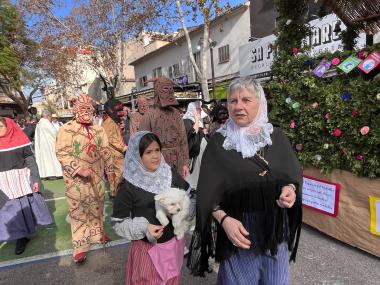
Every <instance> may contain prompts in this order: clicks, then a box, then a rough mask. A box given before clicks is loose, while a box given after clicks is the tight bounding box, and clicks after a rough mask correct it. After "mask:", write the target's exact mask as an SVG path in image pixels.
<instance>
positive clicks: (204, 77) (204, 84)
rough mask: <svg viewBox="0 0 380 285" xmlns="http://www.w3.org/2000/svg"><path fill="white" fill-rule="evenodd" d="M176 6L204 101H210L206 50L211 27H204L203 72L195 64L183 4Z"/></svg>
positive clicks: (178, 3) (177, 2)
mask: <svg viewBox="0 0 380 285" xmlns="http://www.w3.org/2000/svg"><path fill="white" fill-rule="evenodd" d="M176 5H177V10H178V14H179V18H180V21H181V25H182V29H183V32H184V34H185V38H186V42H187V49H188V51H189V57H190V61H191V63H192V65H193V67H194V69H195V73H196V74H197V76H198V78H200V79H201V88H202V95H203V99H204V100H205V101H210V95H209V92H208V84H207V73H206V72H205V70H207V68H206V63H207V62H206V52H205V50H206V49H207V47H208V36H209V27H208V25H206V24H205V26H204V27H205V28H204V30H203V39H204V40H203V43H202V49H201V61H202V64H203V66H202V70H200V68H199V67H198V65H197V63H196V62H195V58H194V55H193V48H192V46H191V39H190V36H189V31H188V30H187V27H186V24H185V19H184V15H183V11H182V6H181V2H180V1H176ZM205 35H207V38H205V37H204V36H205Z"/></svg>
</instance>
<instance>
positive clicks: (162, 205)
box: [154, 188, 190, 240]
mask: <svg viewBox="0 0 380 285" xmlns="http://www.w3.org/2000/svg"><path fill="white" fill-rule="evenodd" d="M154 200H155V206H156V218H157V219H158V221H159V222H160V223H161V225H163V226H167V225H168V224H169V219H168V217H171V220H172V224H173V228H174V234H175V235H176V236H177V239H178V240H180V239H182V238H183V237H184V235H185V233H186V231H187V230H188V229H189V221H187V217H188V215H189V208H190V198H189V196H188V195H187V193H186V191H183V190H179V189H177V188H170V189H169V190H167V191H165V192H162V193H160V194H157V195H156V196H154Z"/></svg>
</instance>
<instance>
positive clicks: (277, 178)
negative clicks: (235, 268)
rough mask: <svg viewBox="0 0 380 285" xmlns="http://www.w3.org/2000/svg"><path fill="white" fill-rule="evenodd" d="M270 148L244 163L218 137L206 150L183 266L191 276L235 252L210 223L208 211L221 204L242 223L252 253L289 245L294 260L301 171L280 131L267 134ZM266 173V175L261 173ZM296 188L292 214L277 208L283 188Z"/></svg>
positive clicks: (214, 225) (216, 227) (225, 238)
mask: <svg viewBox="0 0 380 285" xmlns="http://www.w3.org/2000/svg"><path fill="white" fill-rule="evenodd" d="M271 139H272V142H273V144H272V145H271V146H267V147H265V148H264V149H263V157H264V159H265V160H266V161H267V162H268V165H267V164H266V163H265V162H264V161H263V160H262V159H261V158H260V157H259V156H257V155H256V156H255V157H252V158H246V159H243V158H242V156H241V153H238V152H236V151H235V150H228V151H227V150H225V149H224V148H223V146H222V145H223V141H224V137H223V136H222V135H221V134H220V133H216V134H215V135H214V136H213V137H212V139H211V140H210V142H209V143H208V145H207V148H206V150H205V152H204V155H203V159H202V166H201V170H200V176H199V181H198V186H197V224H196V229H195V232H194V235H193V238H192V241H191V246H190V254H189V258H188V262H187V266H188V267H189V268H190V270H191V272H192V274H193V275H196V276H204V272H205V271H208V270H209V267H208V259H209V257H210V256H212V257H215V259H216V261H218V262H220V261H222V260H224V259H226V258H228V257H229V256H231V254H233V253H234V252H235V251H236V247H235V246H233V245H232V243H231V242H230V241H229V239H228V238H227V235H226V234H225V232H224V230H223V228H222V227H220V226H219V225H216V224H215V222H214V221H213V219H212V214H211V212H212V209H213V208H214V207H215V206H216V205H220V206H221V207H222V209H223V210H224V211H225V212H226V213H227V214H228V215H229V216H231V217H233V218H235V219H238V220H240V221H241V222H242V223H243V225H244V226H245V228H246V229H247V230H248V232H249V233H250V235H249V236H248V238H249V239H250V240H251V243H252V245H251V249H250V250H252V252H253V253H255V254H263V253H265V252H267V251H269V252H270V253H271V254H272V255H275V254H277V247H278V244H279V243H281V242H283V241H287V242H288V247H289V250H290V251H292V253H291V256H290V260H293V261H295V257H296V252H297V247H298V241H299V236H300V231H301V223H302V205H301V197H302V195H301V189H302V171H301V167H300V164H299V162H298V160H297V158H296V155H295V153H294V152H293V150H292V148H291V146H290V143H289V140H288V138H287V137H286V136H285V134H284V133H283V132H282V130H281V129H279V128H274V132H273V134H272V135H271ZM265 170H267V172H266V174H265V175H264V176H261V175H260V173H261V174H262V173H263V171H265ZM290 183H292V184H294V185H295V186H296V188H297V190H296V194H297V199H296V202H295V204H294V206H293V207H292V208H290V209H281V208H280V207H278V206H277V204H276V200H277V199H278V198H279V196H280V193H281V188H282V187H283V186H285V185H287V184H290Z"/></svg>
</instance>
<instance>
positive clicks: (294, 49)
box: [292, 47, 298, 55]
mask: <svg viewBox="0 0 380 285" xmlns="http://www.w3.org/2000/svg"><path fill="white" fill-rule="evenodd" d="M292 51H293V54H294V55H296V54H297V53H298V48H296V47H295V48H293V49H292Z"/></svg>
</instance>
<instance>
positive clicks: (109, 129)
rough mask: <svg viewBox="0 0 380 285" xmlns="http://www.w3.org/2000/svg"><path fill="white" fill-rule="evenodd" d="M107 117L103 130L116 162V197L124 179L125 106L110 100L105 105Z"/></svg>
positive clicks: (114, 187) (111, 189) (117, 101)
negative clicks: (123, 126) (118, 187)
mask: <svg viewBox="0 0 380 285" xmlns="http://www.w3.org/2000/svg"><path fill="white" fill-rule="evenodd" d="M104 110H105V112H106V115H105V117H104V121H103V128H104V130H105V132H106V134H107V137H108V143H109V146H110V150H111V153H112V158H113V162H114V166H113V167H114V171H115V180H114V183H112V184H111V183H110V192H111V193H110V195H111V196H112V197H114V196H115V195H116V190H117V186H118V185H119V183H120V181H121V180H122V177H123V161H124V151H125V150H126V145H125V144H124V139H123V131H122V129H121V122H122V121H121V120H122V117H123V116H124V111H123V104H122V103H121V102H120V101H119V100H116V99H110V100H108V101H107V102H106V103H105V104H104Z"/></svg>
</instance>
